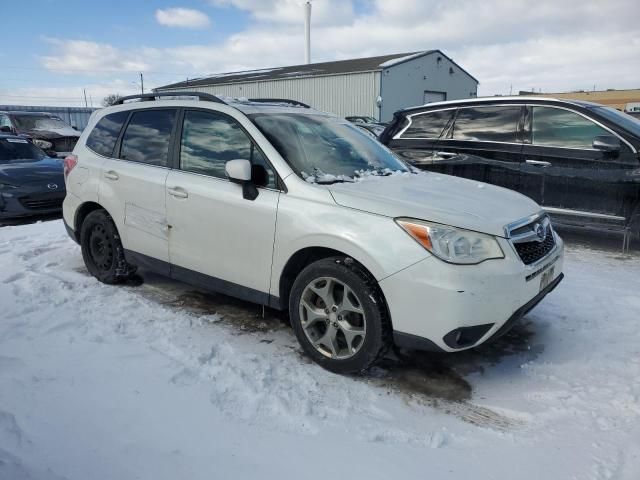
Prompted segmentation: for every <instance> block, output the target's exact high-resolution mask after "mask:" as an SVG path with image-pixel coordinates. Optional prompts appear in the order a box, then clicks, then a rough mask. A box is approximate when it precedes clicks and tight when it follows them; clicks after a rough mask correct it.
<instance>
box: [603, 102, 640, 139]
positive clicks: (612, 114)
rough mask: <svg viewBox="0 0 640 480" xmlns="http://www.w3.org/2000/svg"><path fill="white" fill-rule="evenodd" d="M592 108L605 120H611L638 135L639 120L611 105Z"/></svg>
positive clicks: (639, 135) (639, 133) (639, 130)
mask: <svg viewBox="0 0 640 480" xmlns="http://www.w3.org/2000/svg"><path fill="white" fill-rule="evenodd" d="M592 110H593V111H594V112H596V113H597V114H598V115H601V116H603V117H604V118H606V119H607V120H611V121H612V122H615V123H616V124H618V125H620V126H621V127H622V128H624V129H625V130H627V131H628V132H630V133H632V134H634V135H636V136H637V137H640V120H638V119H637V118H634V117H632V116H631V115H627V114H626V113H623V112H621V111H620V110H616V109H615V108H611V107H593V108H592Z"/></svg>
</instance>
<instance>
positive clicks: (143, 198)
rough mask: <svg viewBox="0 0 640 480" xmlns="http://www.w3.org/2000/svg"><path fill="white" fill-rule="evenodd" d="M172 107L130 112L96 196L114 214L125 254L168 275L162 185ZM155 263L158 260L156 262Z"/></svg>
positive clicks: (166, 171) (172, 126) (172, 123)
mask: <svg viewBox="0 0 640 480" xmlns="http://www.w3.org/2000/svg"><path fill="white" fill-rule="evenodd" d="M176 115H177V109H176V108H148V109H140V110H134V111H132V113H131V114H130V116H129V120H128V122H127V125H126V127H125V128H124V130H123V132H122V133H121V135H120V139H119V140H118V143H117V145H116V157H117V158H115V159H113V158H111V159H107V160H106V161H105V162H104V164H103V166H102V180H101V184H100V192H99V198H100V202H101V204H102V205H103V206H104V207H105V208H107V210H108V211H109V212H110V213H111V215H112V216H113V219H114V221H115V223H116V225H117V227H118V231H119V232H120V235H121V237H122V244H123V246H124V248H125V249H126V250H128V252H127V253H128V255H136V257H137V258H136V259H135V261H136V263H138V264H141V265H144V264H145V262H151V263H152V264H153V267H154V268H155V269H157V270H160V271H161V272H162V273H165V274H168V273H169V263H168V262H169V241H168V227H167V218H166V217H167V212H166V204H165V183H166V180H167V175H168V174H169V146H170V145H171V142H172V136H173V131H174V129H175V125H176ZM158 261H159V262H158Z"/></svg>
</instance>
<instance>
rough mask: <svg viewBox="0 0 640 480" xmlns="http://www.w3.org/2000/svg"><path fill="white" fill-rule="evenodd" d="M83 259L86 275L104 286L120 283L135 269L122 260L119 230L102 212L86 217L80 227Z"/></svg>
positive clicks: (109, 217) (95, 211) (105, 213)
mask: <svg viewBox="0 0 640 480" xmlns="http://www.w3.org/2000/svg"><path fill="white" fill-rule="evenodd" d="M80 246H81V248H82V259H83V260H84V264H85V265H86V267H87V270H89V273H90V274H91V275H93V276H94V277H96V278H97V279H98V280H100V281H101V282H103V283H107V284H110V285H113V284H117V283H122V282H125V281H126V280H128V279H129V278H131V276H132V275H133V274H134V273H135V271H136V268H135V267H134V266H132V265H129V264H128V263H127V261H126V260H125V258H124V249H123V247H122V242H121V241H120V235H119V234H118V229H117V228H116V226H115V224H114V223H113V219H112V218H111V216H110V215H109V214H108V213H107V212H106V211H105V210H94V211H93V212H91V213H89V214H88V215H87V216H86V218H85V219H84V221H83V222H82V226H81V227H80Z"/></svg>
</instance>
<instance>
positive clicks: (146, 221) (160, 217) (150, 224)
mask: <svg viewBox="0 0 640 480" xmlns="http://www.w3.org/2000/svg"><path fill="white" fill-rule="evenodd" d="M124 223H125V225H127V226H128V227H131V228H135V229H137V230H140V231H142V232H145V233H148V234H149V235H153V236H154V237H157V238H160V239H162V240H167V239H168V238H169V224H168V222H167V218H166V215H165V214H164V213H163V212H156V211H153V210H148V209H146V208H143V207H140V206H138V205H136V204H134V203H130V202H127V203H125V206H124Z"/></svg>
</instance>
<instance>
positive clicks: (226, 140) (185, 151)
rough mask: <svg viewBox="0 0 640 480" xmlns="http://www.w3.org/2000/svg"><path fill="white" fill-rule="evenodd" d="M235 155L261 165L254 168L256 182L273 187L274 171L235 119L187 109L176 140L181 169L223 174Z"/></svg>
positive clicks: (220, 176) (215, 174)
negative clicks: (180, 131)
mask: <svg viewBox="0 0 640 480" xmlns="http://www.w3.org/2000/svg"><path fill="white" fill-rule="evenodd" d="M238 159H243V160H249V161H250V162H251V164H252V165H254V166H256V165H260V166H262V167H264V170H258V169H255V168H254V175H256V177H257V176H258V175H259V176H260V178H259V179H257V180H258V181H257V182H256V183H257V184H258V185H259V186H265V187H271V188H274V187H275V175H274V174H273V171H272V170H271V167H269V165H268V163H267V162H266V160H265V158H264V156H263V155H262V153H261V152H260V150H258V148H257V147H256V146H255V144H254V143H253V142H252V141H251V139H250V138H249V136H248V135H247V134H246V133H245V131H244V130H243V129H242V127H240V124H238V122H236V121H235V120H233V119H232V118H229V117H227V116H225V115H220V114H217V113H212V112H202V111H196V110H190V111H187V112H186V113H185V115H184V124H183V127H182V140H181V142H180V168H181V169H182V170H185V171H187V172H193V173H199V174H202V175H209V176H212V177H218V178H227V175H226V172H225V165H226V163H227V162H228V161H229V160H238ZM265 171H266V173H267V175H266V177H265V175H264V172H265ZM260 172H262V173H261V174H260Z"/></svg>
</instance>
